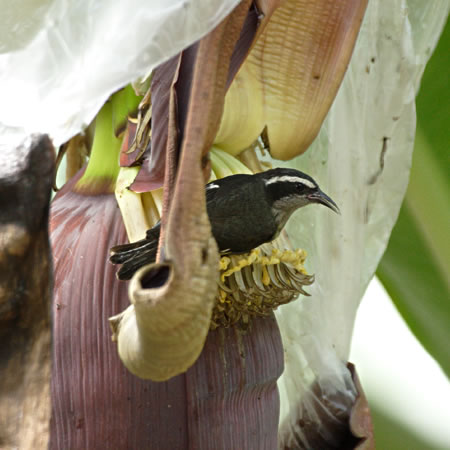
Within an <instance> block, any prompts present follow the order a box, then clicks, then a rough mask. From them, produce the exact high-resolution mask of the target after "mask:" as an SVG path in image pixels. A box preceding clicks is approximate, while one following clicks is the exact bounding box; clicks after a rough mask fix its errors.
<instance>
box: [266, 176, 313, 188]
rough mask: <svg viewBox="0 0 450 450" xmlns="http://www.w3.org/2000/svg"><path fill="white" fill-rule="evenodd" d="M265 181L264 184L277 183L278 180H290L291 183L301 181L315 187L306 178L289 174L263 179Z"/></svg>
mask: <svg viewBox="0 0 450 450" xmlns="http://www.w3.org/2000/svg"><path fill="white" fill-rule="evenodd" d="M265 181H266V184H272V183H278V182H280V181H292V182H293V183H302V184H304V185H305V186H307V187H309V188H311V189H314V188H316V187H317V186H316V185H315V184H314V183H313V182H311V181H309V180H306V179H305V178H300V177H293V176H289V175H283V176H281V177H275V178H271V179H270V180H265Z"/></svg>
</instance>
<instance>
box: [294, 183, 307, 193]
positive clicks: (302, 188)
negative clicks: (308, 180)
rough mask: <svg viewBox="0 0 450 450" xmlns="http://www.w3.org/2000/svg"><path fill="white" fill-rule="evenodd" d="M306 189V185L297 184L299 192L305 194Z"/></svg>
mask: <svg viewBox="0 0 450 450" xmlns="http://www.w3.org/2000/svg"><path fill="white" fill-rule="evenodd" d="M305 187H306V186H305V185H304V184H302V183H297V184H296V188H297V191H299V192H303V191H304V190H305Z"/></svg>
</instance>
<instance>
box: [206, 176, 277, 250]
mask: <svg viewBox="0 0 450 450" xmlns="http://www.w3.org/2000/svg"><path fill="white" fill-rule="evenodd" d="M215 186H217V187H215ZM206 207H207V210H208V216H209V219H210V223H211V227H212V232H213V235H214V238H215V239H216V241H217V245H218V246H219V250H220V251H221V252H230V253H246V252H248V251H250V250H252V249H253V248H256V247H258V246H259V245H261V244H263V243H264V242H268V241H270V240H272V239H273V235H274V230H275V229H276V227H275V225H274V224H273V218H272V216H271V214H270V212H271V211H270V206H269V205H268V204H267V199H266V195H265V191H264V183H263V181H260V180H259V179H258V178H254V175H245V174H239V175H232V176H230V177H226V178H221V179H220V180H216V181H213V182H211V183H209V184H208V185H207V188H206ZM250 230H251V231H250Z"/></svg>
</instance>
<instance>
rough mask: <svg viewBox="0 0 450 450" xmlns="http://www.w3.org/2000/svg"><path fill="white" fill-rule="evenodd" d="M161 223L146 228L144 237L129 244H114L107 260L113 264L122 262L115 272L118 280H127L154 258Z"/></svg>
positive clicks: (153, 260)
mask: <svg viewBox="0 0 450 450" xmlns="http://www.w3.org/2000/svg"><path fill="white" fill-rule="evenodd" d="M160 232H161V223H160V222H158V223H157V224H156V225H155V226H154V227H153V228H151V229H150V230H147V233H146V237H145V238H144V239H141V240H140V241H137V242H132V243H130V244H122V245H116V246H115V247H112V248H111V254H110V257H109V260H110V261H111V262H112V263H113V264H123V266H122V267H121V268H120V270H119V271H118V273H117V276H118V278H119V279H120V280H129V279H130V278H131V277H132V276H133V274H134V272H136V270H138V269H139V268H141V267H142V266H145V265H146V264H151V263H153V262H155V260H156V253H157V251H158V241H159V234H160Z"/></svg>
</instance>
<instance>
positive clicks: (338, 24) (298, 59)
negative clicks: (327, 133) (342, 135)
mask: <svg viewBox="0 0 450 450" xmlns="http://www.w3.org/2000/svg"><path fill="white" fill-rule="evenodd" d="M366 5H367V0H345V1H344V0H343V1H339V2H336V1H332V0H317V1H314V2H311V1H308V0H287V1H285V2H284V3H282V5H281V6H279V7H278V8H277V9H276V10H275V12H274V13H273V15H272V17H271V18H270V21H269V22H268V24H267V26H266V28H265V29H264V31H263V32H262V33H261V35H260V36H259V37H258V40H257V41H256V43H255V45H254V47H253V49H252V50H251V52H250V54H249V56H248V58H247V59H246V61H245V62H244V64H243V65H242V67H241V69H240V71H239V72H238V74H237V75H236V78H235V79H234V81H233V83H232V84H231V86H230V89H229V91H228V93H227V95H226V98H225V108H224V114H223V117H222V122H221V125H220V129H219V131H218V133H217V136H216V140H215V145H217V146H218V147H220V148H222V149H224V150H226V151H227V152H229V153H232V154H238V153H240V152H241V151H242V150H243V149H245V148H247V147H249V146H250V144H251V143H252V142H254V141H255V140H256V139H257V138H258V136H259V135H260V134H261V132H262V131H263V129H264V128H265V127H266V126H267V134H268V139H269V143H270V153H271V155H272V156H273V157H274V158H278V159H284V160H286V159H291V158H293V157H295V156H297V155H299V154H301V153H303V152H304V151H305V150H306V149H307V148H308V147H309V145H310V144H311V142H312V141H313V140H314V138H315V137H316V136H317V133H318V132H319V129H320V126H321V124H322V122H323V120H324V119H325V116H326V114H327V113H328V110H329V109H330V106H331V104H332V102H333V100H334V98H335V96H336V93H337V90H338V88H339V85H340V83H341V81H342V78H343V76H344V73H345V71H346V68H347V65H348V62H349V60H350V56H351V54H352V51H353V47H354V44H355V41H356V37H357V35H358V31H359V27H360V24H361V20H362V18H363V15H364V11H365V9H366Z"/></svg>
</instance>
